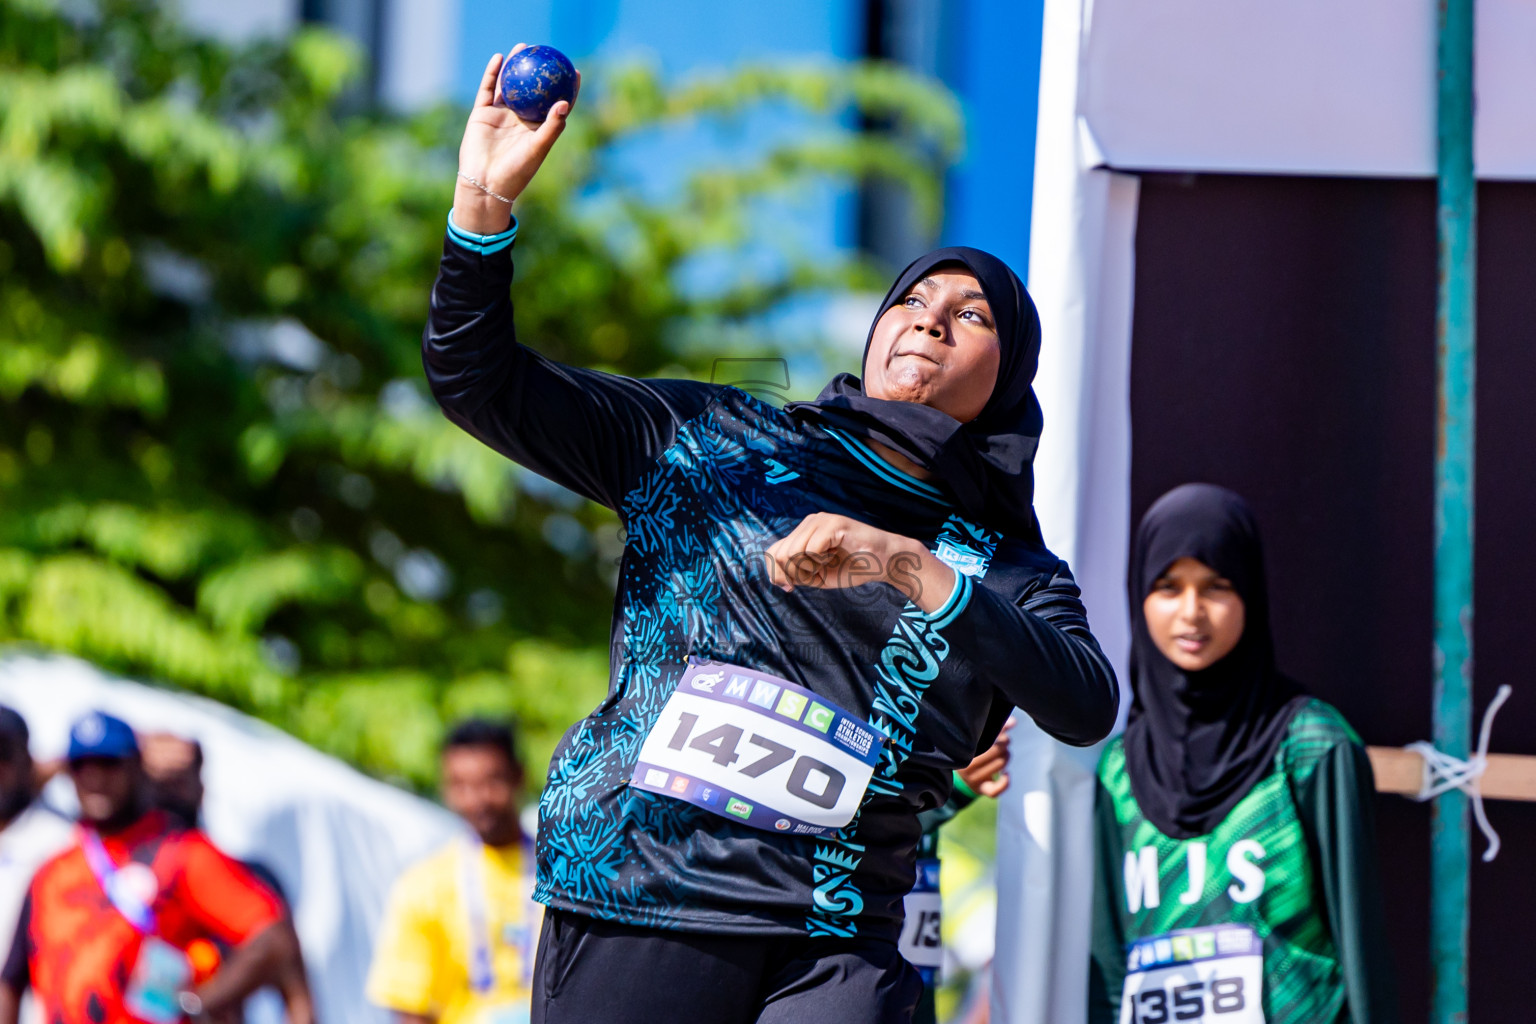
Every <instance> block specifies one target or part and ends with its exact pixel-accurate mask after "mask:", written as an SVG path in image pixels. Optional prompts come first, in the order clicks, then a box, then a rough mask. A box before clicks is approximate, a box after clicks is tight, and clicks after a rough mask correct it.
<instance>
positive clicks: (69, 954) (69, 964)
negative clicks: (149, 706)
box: [0, 713, 312, 1024]
mask: <svg viewBox="0 0 1536 1024" xmlns="http://www.w3.org/2000/svg"><path fill="white" fill-rule="evenodd" d="M68 762H69V772H70V775H71V776H72V778H73V779H74V783H75V791H76V793H77V794H78V796H79V799H80V817H81V828H80V834H79V839H78V841H77V842H76V843H75V844H74V845H72V846H71V847H70V848H68V849H67V850H65V851H64V852H62V853H60V854H58V855H57V856H55V857H53V858H52V859H51V860H49V861H48V862H47V863H46V864H44V865H43V867H42V868H41V869H40V870H39V871H38V872H37V875H36V877H34V878H33V880H32V884H31V886H30V888H29V889H28V892H27V897H26V901H25V903H24V904H23V907H22V911H21V916H20V919H19V920H18V922H17V926H16V937H15V940H14V942H13V944H12V947H11V951H10V956H9V957H8V958H7V960H6V963H5V966H4V969H3V971H0V1024H15V1021H16V1020H17V1008H18V1001H19V999H20V996H21V994H22V993H23V992H25V991H27V989H28V988H30V989H32V990H33V992H34V993H35V994H36V996H37V998H38V1001H39V1002H40V1003H42V1005H43V1006H44V1008H45V1016H46V1017H47V1019H48V1020H49V1021H50V1022H55V1024H129V1022H140V1021H142V1022H146V1024H179V1022H180V1021H183V1020H192V1021H206V1020H214V1019H217V1018H218V1016H219V1015H220V1014H223V1013H227V1012H229V1011H231V1010H233V1009H236V1008H238V1007H239V1005H240V1004H241V1002H242V1000H244V998H245V997H246V996H247V995H249V994H250V993H251V992H252V991H253V990H255V989H256V988H257V987H259V986H261V985H264V984H275V983H276V982H277V980H278V979H279V978H280V977H282V976H283V974H284V972H286V971H292V970H294V969H295V965H296V964H297V962H298V959H299V947H298V940H297V938H296V937H295V935H294V933H293V926H292V924H291V923H290V922H289V921H288V918H287V915H286V914H285V913H284V910H283V907H282V904H281V902H280V901H279V900H278V899H277V897H276V896H275V895H274V894H273V893H272V892H271V891H270V890H268V889H267V887H266V886H264V885H262V884H261V883H260V882H258V881H257V880H256V879H255V878H254V877H252V876H251V874H250V873H249V872H247V871H246V870H245V869H244V868H242V867H241V866H240V865H239V864H237V863H236V862H234V861H232V860H230V859H229V858H228V857H226V856H225V855H224V854H222V853H221V852H219V850H218V849H216V848H215V847H214V846H213V844H212V843H210V842H209V841H208V839H207V837H206V836H204V835H203V834H202V833H201V832H199V831H197V830H196V829H185V828H182V827H180V826H178V825H176V824H175V823H173V822H172V821H171V819H170V818H169V816H168V815H166V813H165V812H164V811H161V810H158V809H155V808H152V807H151V806H150V805H149V802H148V798H147V794H148V785H147V781H146V778H145V775H144V767H143V763H142V761H141V759H140V753H139V746H138V741H137V740H136V738H135V737H134V734H133V730H132V729H131V728H129V726H128V724H127V723H126V722H123V721H121V720H120V719H117V718H113V717H111V716H110V715H105V714H100V713H93V714H90V715H87V716H85V717H84V718H82V719H81V720H80V721H78V722H76V723H75V726H74V728H73V729H72V730H71V731H70V737H69V754H68ZM103 897H105V898H103ZM214 941H217V942H220V943H222V944H223V945H224V946H225V947H226V948H228V949H229V950H230V953H229V956H228V957H227V958H221V957H220V955H219V953H218V951H217V949H216V947H215V946H214V945H213V942H214ZM297 1010H298V1012H297V1013H295V1014H294V1015H293V1017H292V1020H293V1022H294V1024H310V1021H311V1018H312V1014H310V1012H309V1010H308V1007H307V1006H303V1005H301V1006H299V1007H297Z"/></svg>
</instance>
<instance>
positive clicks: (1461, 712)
mask: <svg viewBox="0 0 1536 1024" xmlns="http://www.w3.org/2000/svg"><path fill="white" fill-rule="evenodd" d="M1438 2H1439V8H1440V11H1439V14H1440V18H1439V29H1440V31H1439V71H1440V76H1439V96H1438V113H1437V132H1436V135H1437V141H1438V145H1437V170H1438V179H1439V209H1438V213H1437V216H1436V228H1437V233H1438V237H1439V256H1440V294H1439V302H1438V309H1437V311H1436V316H1435V335H1436V342H1437V348H1438V380H1437V391H1438V395H1437V397H1438V408H1437V410H1436V413H1437V416H1436V420H1437V422H1436V428H1437V429H1436V432H1435V433H1436V438H1435V440H1436V449H1435V698H1434V718H1435V722H1434V737H1435V746H1436V747H1439V748H1440V749H1441V750H1443V751H1445V752H1446V753H1447V754H1451V755H1453V756H1455V757H1461V758H1464V757H1466V756H1467V754H1468V752H1469V751H1470V749H1471V746H1472V498H1473V492H1472V481H1473V475H1472V470H1473V455H1474V446H1473V443H1474V437H1475V433H1474V425H1475V415H1476V409H1477V402H1476V394H1475V384H1476V380H1477V372H1476V368H1477V333H1476V319H1475V313H1476V297H1477V234H1476V230H1477V225H1476V220H1477V181H1476V177H1475V175H1474V172H1473V168H1472V39H1473V36H1472V13H1473V0H1438ZM1467 811H1468V807H1467V797H1466V795H1465V794H1463V793H1461V792H1460V791H1459V790H1454V789H1453V790H1451V791H1450V792H1448V793H1446V794H1444V795H1442V796H1440V797H1437V798H1436V799H1435V802H1434V807H1433V809H1432V811H1431V818H1430V822H1431V824H1430V877H1431V889H1430V929H1431V933H1430V968H1431V971H1432V974H1431V1009H1430V1020H1431V1022H1432V1024H1465V1021H1466V1020H1467V933H1468V897H1469V890H1470V882H1469V869H1470V867H1471V855H1470V846H1469V842H1468V814H1467Z"/></svg>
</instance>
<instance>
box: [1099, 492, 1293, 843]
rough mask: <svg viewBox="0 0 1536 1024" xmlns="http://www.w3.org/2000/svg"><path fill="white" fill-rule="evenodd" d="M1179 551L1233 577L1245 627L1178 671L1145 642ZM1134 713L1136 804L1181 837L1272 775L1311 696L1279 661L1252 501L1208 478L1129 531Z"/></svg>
mask: <svg viewBox="0 0 1536 1024" xmlns="http://www.w3.org/2000/svg"><path fill="white" fill-rule="evenodd" d="M1181 558H1195V559H1198V560H1199V561H1201V562H1204V563H1205V564H1206V565H1208V566H1210V567H1211V568H1212V569H1214V570H1215V571H1216V572H1218V573H1220V574H1221V575H1222V576H1224V577H1226V578H1227V579H1229V580H1231V581H1232V585H1233V587H1234V588H1236V590H1237V593H1238V596H1239V597H1241V598H1242V599H1243V608H1244V612H1245V615H1244V621H1245V626H1244V628H1243V636H1242V639H1240V640H1239V641H1238V642H1237V646H1236V647H1234V648H1233V649H1232V652H1231V653H1230V654H1228V655H1227V656H1226V657H1225V658H1222V659H1221V660H1220V661H1218V662H1217V663H1216V664H1214V665H1212V666H1211V667H1210V668H1207V669H1205V670H1204V671H1201V672H1185V671H1184V670H1183V669H1180V668H1179V667H1178V666H1177V665H1175V664H1174V663H1173V662H1171V661H1169V660H1168V659H1167V658H1165V657H1164V656H1163V654H1162V652H1161V651H1159V650H1158V649H1157V647H1156V646H1155V645H1154V644H1153V643H1152V636H1151V634H1150V633H1148V632H1147V620H1146V617H1145V615H1143V613H1142V602H1143V600H1145V598H1146V596H1147V594H1148V593H1149V592H1150V591H1151V589H1152V584H1153V583H1155V582H1156V581H1157V578H1158V577H1159V576H1161V575H1162V574H1163V572H1164V571H1165V570H1167V568H1168V567H1169V566H1170V565H1172V564H1173V563H1174V562H1177V561H1178V560H1179V559H1181ZM1129 589H1130V598H1131V629H1132V637H1131V689H1132V700H1131V711H1130V718H1129V720H1128V721H1127V723H1126V726H1125V762H1126V768H1127V770H1128V771H1129V772H1130V777H1131V792H1132V793H1133V794H1134V795H1135V797H1136V802H1137V804H1139V805H1140V807H1141V810H1142V813H1143V814H1145V815H1146V816H1147V819H1148V820H1149V821H1151V822H1152V824H1154V825H1156V826H1157V827H1158V829H1159V830H1161V831H1162V832H1163V833H1165V834H1166V835H1169V836H1173V837H1174V838H1176V839H1189V838H1192V837H1194V836H1201V835H1205V834H1207V833H1209V832H1211V831H1212V830H1213V829H1215V827H1216V826H1217V825H1218V824H1220V823H1221V821H1222V819H1223V818H1225V817H1226V816H1227V814H1228V813H1229V812H1230V811H1231V810H1232V808H1233V807H1234V806H1236V804H1237V802H1238V801H1239V800H1241V799H1242V798H1243V797H1244V796H1246V795H1247V794H1248V791H1249V790H1250V789H1252V788H1253V786H1254V784H1255V783H1256V782H1258V781H1259V780H1260V779H1262V778H1263V777H1264V776H1265V775H1267V774H1268V773H1269V771H1270V767H1271V765H1272V764H1273V761H1274V757H1275V751H1276V750H1277V749H1278V748H1279V746H1280V743H1281V741H1282V740H1284V739H1285V733H1286V729H1287V728H1288V727H1289V725H1290V721H1291V716H1292V715H1293V714H1294V713H1295V712H1296V710H1297V709H1298V708H1299V707H1300V706H1301V705H1302V704H1303V703H1305V702H1306V700H1307V697H1306V695H1305V694H1304V693H1303V692H1302V690H1301V688H1300V687H1299V686H1297V685H1296V684H1295V683H1294V682H1292V681H1291V680H1290V679H1288V678H1286V677H1285V676H1282V675H1281V674H1280V673H1279V672H1278V671H1277V670H1276V668H1275V651H1274V644H1273V641H1272V640H1271V637H1270V632H1269V593H1268V588H1267V586H1266V584H1265V580H1264V556H1263V551H1262V550H1261V549H1260V547H1259V530H1258V524H1257V522H1256V521H1255V520H1254V517H1253V512H1252V510H1250V509H1249V507H1248V503H1247V502H1245V501H1244V500H1243V499H1242V498H1240V497H1238V496H1237V495H1236V494H1233V493H1232V492H1231V491H1229V490H1226V489H1224V488H1221V487H1215V486H1212V485H1211V484H1185V485H1184V486H1182V487H1176V488H1174V489H1173V490H1171V491H1169V492H1168V493H1167V494H1165V495H1163V496H1162V497H1161V498H1159V499H1158V500H1157V501H1156V503H1154V504H1153V506H1152V507H1151V508H1150V509H1148V510H1147V514H1146V515H1145V516H1143V517H1142V520H1141V527H1140V529H1138V530H1137V532H1136V547H1135V550H1134V552H1133V553H1132V556H1131V571H1130V579H1129Z"/></svg>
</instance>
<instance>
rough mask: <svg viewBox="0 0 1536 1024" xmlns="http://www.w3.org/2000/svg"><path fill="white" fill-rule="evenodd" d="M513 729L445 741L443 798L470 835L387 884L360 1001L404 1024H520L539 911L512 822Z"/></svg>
mask: <svg viewBox="0 0 1536 1024" xmlns="http://www.w3.org/2000/svg"><path fill="white" fill-rule="evenodd" d="M522 784H523V769H522V765H521V764H520V763H519V761H518V759H517V752H516V746H515V744H514V741H513V736H512V729H511V727H510V726H508V725H503V724H500V723H496V722H486V721H479V720H470V721H467V722H463V723H461V724H459V725H458V726H456V727H454V729H453V730H452V731H450V732H449V734H448V738H447V740H446V741H445V742H444V743H443V754H442V787H443V799H444V802H446V803H447V804H448V807H449V809H450V810H452V811H453V812H454V813H455V814H457V815H458V816H459V817H461V818H463V819H464V821H465V822H466V823H467V824H468V825H469V826H470V828H471V829H472V830H473V831H474V835H473V836H472V837H471V836H466V837H465V838H464V839H462V840H457V841H455V842H452V843H450V844H448V845H447V846H445V847H444V848H443V849H442V850H440V851H438V852H437V853H435V854H433V855H432V856H430V857H428V858H427V859H426V860H424V861H422V862H420V863H418V864H416V865H415V866H414V867H412V868H411V869H410V870H408V871H407V872H406V873H405V874H404V875H402V876H401V878H400V880H399V881H397V882H396V883H395V887H394V890H393V891H392V892H391V893H390V901H389V909H388V910H387V911H386V913H385V917H384V925H383V927H382V928H381V929H380V932H379V940H378V944H377V946H376V947H375V952H374V962H373V971H372V973H371V974H370V975H369V978H368V998H369V999H371V1000H372V1001H373V1002H375V1003H377V1004H378V1005H380V1006H383V1007H385V1008H386V1009H390V1010H393V1011H394V1012H395V1014H396V1015H397V1018H398V1020H399V1021H400V1022H401V1024H420V1022H431V1021H436V1022H440V1024H471V1022H475V1024H491V1022H494V1024H526V1022H527V1021H528V1019H529V1011H530V1005H531V1001H532V993H531V989H530V985H529V983H530V981H531V980H532V976H533V956H534V942H535V939H536V937H537V935H538V928H539V924H540V921H541V919H542V918H541V913H540V908H539V906H538V904H536V903H534V902H533V901H532V899H531V893H532V891H533V878H532V877H531V875H532V868H533V854H532V850H530V849H529V848H528V841H527V839H526V838H525V837H524V835H523V830H522V827H521V825H520V824H519V821H518V800H517V798H518V793H519V792H520V791H521V789H522Z"/></svg>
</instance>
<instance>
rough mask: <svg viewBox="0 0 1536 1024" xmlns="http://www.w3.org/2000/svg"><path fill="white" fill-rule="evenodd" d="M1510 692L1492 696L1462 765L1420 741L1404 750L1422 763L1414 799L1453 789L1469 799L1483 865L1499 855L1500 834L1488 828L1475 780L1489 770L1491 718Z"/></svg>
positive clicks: (1505, 687) (1506, 688)
mask: <svg viewBox="0 0 1536 1024" xmlns="http://www.w3.org/2000/svg"><path fill="white" fill-rule="evenodd" d="M1510 692H1511V691H1510V688H1509V685H1508V684H1507V683H1506V684H1505V685H1503V686H1500V687H1499V692H1498V693H1496V694H1494V697H1493V702H1492V703H1491V704H1489V705H1488V710H1486V711H1484V712H1483V728H1482V731H1481V732H1480V733H1479V734H1478V737H1477V753H1475V754H1473V755H1472V756H1471V757H1469V758H1467V759H1466V760H1465V761H1463V760H1462V759H1461V758H1459V757H1452V756H1451V755H1450V754H1447V753H1445V752H1444V751H1440V750H1436V749H1435V746H1434V744H1432V743H1425V742H1422V741H1421V742H1419V743H1410V744H1408V747H1407V749H1409V750H1412V751H1413V752H1414V753H1416V754H1418V755H1419V756H1420V757H1422V758H1423V759H1424V781H1423V782H1422V783H1420V785H1419V792H1418V794H1417V795H1416V796H1414V798H1413V799H1415V800H1418V801H1420V802H1421V803H1422V802H1423V801H1425V800H1433V799H1434V798H1435V797H1437V796H1439V795H1440V794H1441V793H1447V792H1449V791H1451V790H1453V789H1459V790H1461V791H1462V792H1463V793H1465V794H1467V796H1469V797H1471V799H1472V816H1473V817H1474V818H1476V819H1477V827H1478V828H1480V829H1482V831H1483V835H1484V836H1486V837H1487V838H1488V849H1486V850H1484V851H1483V861H1484V863H1486V862H1488V861H1490V860H1493V858H1495V857H1497V856H1498V855H1499V834H1498V833H1497V832H1495V831H1494V830H1493V826H1492V825H1490V824H1488V813H1487V812H1486V811H1485V810H1483V789H1482V786H1481V785H1480V784H1479V781H1478V780H1480V779H1481V778H1482V777H1483V773H1484V772H1486V771H1487V770H1488V734H1489V733H1490V732H1491V731H1492V730H1493V716H1494V715H1496V714H1498V713H1499V708H1501V707H1503V706H1504V702H1505V701H1506V700H1508V699H1509V694H1510Z"/></svg>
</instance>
